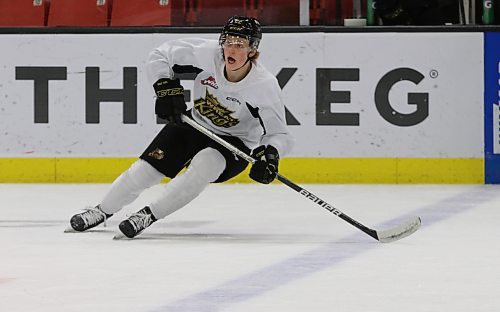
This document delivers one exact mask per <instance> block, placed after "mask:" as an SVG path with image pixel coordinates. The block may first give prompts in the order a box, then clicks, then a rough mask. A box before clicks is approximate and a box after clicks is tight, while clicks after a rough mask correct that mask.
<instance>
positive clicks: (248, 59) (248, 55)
mask: <svg viewBox="0 0 500 312" xmlns="http://www.w3.org/2000/svg"><path fill="white" fill-rule="evenodd" d="M249 61H250V52H248V54H247V60H246V61H245V63H243V65H241V66H240V67H238V68H236V69H232V70H231V71H234V72H235V71H237V70H240V69H242V68H243V67H244V66H245V65H246V64H247V63H248V62H249Z"/></svg>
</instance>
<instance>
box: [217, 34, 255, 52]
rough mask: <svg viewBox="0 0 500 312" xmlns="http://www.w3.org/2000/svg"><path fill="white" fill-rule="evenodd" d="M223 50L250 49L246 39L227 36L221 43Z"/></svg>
mask: <svg viewBox="0 0 500 312" xmlns="http://www.w3.org/2000/svg"><path fill="white" fill-rule="evenodd" d="M222 46H223V47H224V48H236V49H250V41H248V39H246V38H242V37H238V36H232V35H228V36H226V38H225V40H224V42H223V43H222Z"/></svg>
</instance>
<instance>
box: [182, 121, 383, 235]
mask: <svg viewBox="0 0 500 312" xmlns="http://www.w3.org/2000/svg"><path fill="white" fill-rule="evenodd" d="M182 121H184V122H185V123H187V124H189V125H190V126H191V127H193V128H195V129H196V130H198V131H200V132H201V133H203V134H205V135H206V136H208V137H209V138H211V139H212V140H214V141H215V142H217V143H219V144H221V145H222V146H224V147H225V148H227V149H228V150H230V151H231V152H233V153H234V154H235V155H237V156H240V157H241V158H243V159H245V160H246V161H248V162H249V163H251V164H253V163H254V162H255V159H253V158H252V157H251V156H249V155H247V154H245V153H243V152H242V151H240V150H239V149H238V148H237V147H235V146H234V145H232V144H230V143H228V142H226V141H225V140H223V139H222V138H220V137H219V136H218V135H216V134H215V133H213V132H212V131H210V130H208V129H206V128H205V127H203V126H201V125H199V124H198V123H197V122H196V121H194V120H192V119H191V118H189V117H187V116H185V115H182ZM277 179H278V181H280V182H281V183H283V184H285V185H286V186H288V187H290V188H291V189H293V190H294V191H296V192H297V193H299V194H300V195H302V196H304V197H306V198H307V199H309V200H311V201H313V202H314V203H315V204H317V205H319V206H321V207H323V208H325V209H326V210H328V211H330V212H331V213H333V214H334V215H336V216H337V217H339V218H341V219H342V220H344V221H346V222H347V223H349V224H351V225H353V226H355V227H356V228H358V229H360V230H361V231H363V232H365V233H366V234H368V235H370V236H371V237H373V238H375V239H376V240H378V239H379V238H378V235H377V231H375V230H373V229H370V228H369V227H367V226H365V225H363V224H361V223H359V222H358V221H356V220H354V219H353V218H351V217H349V216H348V215H346V214H345V213H343V212H342V211H340V210H338V209H337V208H335V207H334V206H332V205H330V204H329V203H327V202H326V201H324V200H322V199H321V198H319V197H318V196H316V195H314V194H313V193H311V192H309V191H308V190H306V189H304V188H303V187H301V186H299V185H297V184H295V183H294V182H292V181H290V180H289V179H287V178H285V177H284V176H282V175H281V174H279V173H278V174H277Z"/></svg>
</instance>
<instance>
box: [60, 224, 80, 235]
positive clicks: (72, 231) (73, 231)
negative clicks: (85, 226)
mask: <svg viewBox="0 0 500 312" xmlns="http://www.w3.org/2000/svg"><path fill="white" fill-rule="evenodd" d="M64 233H80V232H78V231H75V229H74V228H72V227H71V226H68V227H67V228H66V229H65V230H64Z"/></svg>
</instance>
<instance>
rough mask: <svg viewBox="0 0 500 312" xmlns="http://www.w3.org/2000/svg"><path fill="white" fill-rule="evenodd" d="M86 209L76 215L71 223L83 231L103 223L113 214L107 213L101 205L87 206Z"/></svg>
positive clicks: (74, 228) (77, 229) (76, 229)
mask: <svg viewBox="0 0 500 312" xmlns="http://www.w3.org/2000/svg"><path fill="white" fill-rule="evenodd" d="M85 210H86V211H84V212H82V213H78V214H76V215H74V216H73V217H72V218H71V220H70V221H69V223H70V224H71V227H72V228H73V230H75V231H78V232H83V231H86V230H88V229H91V228H93V227H96V226H98V225H99V224H101V223H103V222H104V224H106V220H107V219H108V218H110V217H111V216H112V215H113V214H107V213H105V212H103V211H102V210H101V206H99V205H97V206H95V207H89V208H85Z"/></svg>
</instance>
